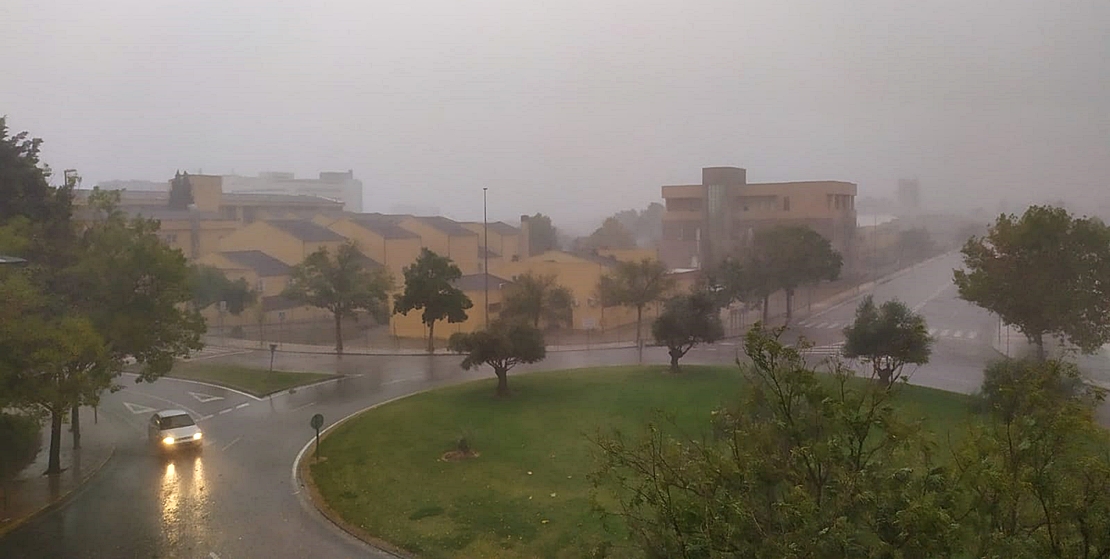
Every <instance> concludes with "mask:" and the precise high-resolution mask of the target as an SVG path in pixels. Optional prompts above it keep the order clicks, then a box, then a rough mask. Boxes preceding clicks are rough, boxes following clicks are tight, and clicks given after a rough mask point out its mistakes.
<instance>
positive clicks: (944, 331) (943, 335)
mask: <svg viewBox="0 0 1110 559" xmlns="http://www.w3.org/2000/svg"><path fill="white" fill-rule="evenodd" d="M940 337H942V338H947V337H948V330H941V331H940Z"/></svg>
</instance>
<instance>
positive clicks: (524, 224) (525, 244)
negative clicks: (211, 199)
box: [519, 215, 532, 260]
mask: <svg viewBox="0 0 1110 559" xmlns="http://www.w3.org/2000/svg"><path fill="white" fill-rule="evenodd" d="M519 252H520V259H521V260H524V259H525V258H528V257H529V256H532V223H531V222H530V221H529V218H528V216H526V215H522V216H520V250H519Z"/></svg>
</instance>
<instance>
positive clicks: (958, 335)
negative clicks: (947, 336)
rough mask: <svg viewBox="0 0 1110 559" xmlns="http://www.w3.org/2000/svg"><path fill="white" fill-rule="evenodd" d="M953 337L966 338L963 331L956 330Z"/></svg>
mask: <svg viewBox="0 0 1110 559" xmlns="http://www.w3.org/2000/svg"><path fill="white" fill-rule="evenodd" d="M952 335H953V336H955V337H957V338H962V337H964V331H963V330H956V331H955V332H953V333H952Z"/></svg>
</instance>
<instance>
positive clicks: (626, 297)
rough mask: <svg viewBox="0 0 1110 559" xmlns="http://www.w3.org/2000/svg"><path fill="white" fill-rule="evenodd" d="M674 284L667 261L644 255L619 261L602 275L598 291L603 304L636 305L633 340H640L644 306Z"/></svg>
mask: <svg viewBox="0 0 1110 559" xmlns="http://www.w3.org/2000/svg"><path fill="white" fill-rule="evenodd" d="M674 286H675V280H674V278H673V277H671V275H670V273H669V272H668V271H667V266H666V265H664V264H663V263H662V262H660V261H658V260H655V259H654V258H644V259H643V260H640V261H639V262H623V261H622V262H618V263H617V264H616V268H615V269H614V270H613V271H612V272H611V273H608V274H605V275H603V276H601V280H600V283H599V285H598V291H599V292H600V294H601V303H602V304H603V305H605V306H610V305H623V306H626V307H633V308H635V309H636V343H637V344H639V343H640V340H641V336H640V332H641V328H640V325H641V324H642V322H643V314H644V307H645V306H647V305H648V304H650V303H654V302H655V301H658V300H659V299H661V298H663V297H664V296H665V295H666V294H667V292H669V291H670V290H672V289H674Z"/></svg>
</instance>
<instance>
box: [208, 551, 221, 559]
mask: <svg viewBox="0 0 1110 559" xmlns="http://www.w3.org/2000/svg"><path fill="white" fill-rule="evenodd" d="M208 557H209V558H210V559H220V556H219V555H216V552H215V551H213V552H211V553H209V554H208Z"/></svg>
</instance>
